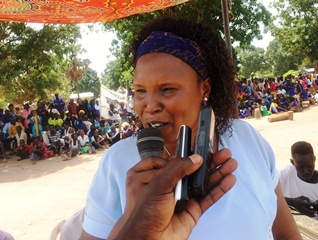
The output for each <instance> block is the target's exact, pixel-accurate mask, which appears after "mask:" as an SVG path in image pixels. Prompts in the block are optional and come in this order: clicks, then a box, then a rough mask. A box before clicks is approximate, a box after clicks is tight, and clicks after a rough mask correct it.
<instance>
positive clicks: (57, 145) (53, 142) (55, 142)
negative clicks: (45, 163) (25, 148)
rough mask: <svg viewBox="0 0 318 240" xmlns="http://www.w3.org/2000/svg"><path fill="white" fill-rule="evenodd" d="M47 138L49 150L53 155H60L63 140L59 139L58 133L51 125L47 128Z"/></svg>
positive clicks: (63, 143)
mask: <svg viewBox="0 0 318 240" xmlns="http://www.w3.org/2000/svg"><path fill="white" fill-rule="evenodd" d="M47 136H48V138H49V142H50V146H49V149H50V150H52V151H53V152H54V153H55V154H60V153H62V148H63V146H64V145H65V142H64V139H62V138H61V135H60V132H58V131H56V129H55V127H54V126H53V125H50V126H49V131H48V133H47Z"/></svg>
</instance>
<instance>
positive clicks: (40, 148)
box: [29, 137, 46, 164]
mask: <svg viewBox="0 0 318 240" xmlns="http://www.w3.org/2000/svg"><path fill="white" fill-rule="evenodd" d="M45 151H46V146H45V144H44V143H42V142H40V137H35V138H34V139H33V142H32V143H31V144H30V148H29V154H31V156H30V158H31V161H32V164H35V161H37V160H41V159H44V153H45Z"/></svg>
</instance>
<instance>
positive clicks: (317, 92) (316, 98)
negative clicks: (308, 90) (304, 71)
mask: <svg viewBox="0 0 318 240" xmlns="http://www.w3.org/2000/svg"><path fill="white" fill-rule="evenodd" d="M314 99H315V102H318V91H316V93H315V95H314Z"/></svg>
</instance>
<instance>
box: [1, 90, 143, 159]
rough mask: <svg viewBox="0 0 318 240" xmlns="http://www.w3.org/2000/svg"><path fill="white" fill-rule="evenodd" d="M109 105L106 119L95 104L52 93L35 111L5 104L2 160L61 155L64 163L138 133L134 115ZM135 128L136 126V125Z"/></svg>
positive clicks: (2, 112)
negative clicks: (16, 157)
mask: <svg viewBox="0 0 318 240" xmlns="http://www.w3.org/2000/svg"><path fill="white" fill-rule="evenodd" d="M119 105H120V106H118V109H115V105H114V104H113V103H111V104H110V109H109V112H108V117H107V118H101V117H100V105H99V101H98V100H96V99H92V100H90V101H88V100H87V99H85V100H81V99H78V100H77V102H75V101H74V99H70V100H69V101H67V102H65V101H64V100H63V99H62V98H61V97H59V95H58V94H55V97H54V99H53V100H52V102H44V101H38V102H37V106H36V108H34V109H32V107H31V105H30V104H28V103H25V104H24V105H23V108H22V109H21V108H19V107H14V105H13V104H9V105H8V108H7V109H5V110H3V109H0V131H1V134H0V150H1V153H2V155H3V157H4V158H5V159H7V158H8V157H9V156H10V155H16V156H18V157H19V158H18V159H17V160H18V161H21V160H23V159H28V158H30V159H31V160H32V163H33V164H35V163H36V161H37V160H40V159H45V158H49V157H52V156H54V155H61V156H63V157H64V159H65V160H67V159H70V158H72V157H74V156H76V155H78V154H84V153H90V154H91V153H95V152H96V150H103V149H107V148H108V147H109V146H111V145H113V144H114V143H116V142H118V141H119V140H120V139H124V138H127V137H129V136H131V135H133V134H134V133H135V132H136V131H138V124H135V121H134V120H135V118H134V115H133V114H132V113H131V112H129V111H128V110H127V108H125V104H124V103H123V102H122V103H120V104H119ZM136 125H137V126H136Z"/></svg>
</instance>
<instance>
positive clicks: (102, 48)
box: [78, 0, 273, 76]
mask: <svg viewBox="0 0 318 240" xmlns="http://www.w3.org/2000/svg"><path fill="white" fill-rule="evenodd" d="M261 2H262V3H263V4H264V6H266V7H269V3H270V2H271V0H261ZM270 11H272V10H270ZM95 25H96V24H95ZM87 26H88V24H81V30H82V39H81V40H79V42H78V43H79V44H81V45H82V47H83V48H85V49H86V52H84V53H82V54H81V55H80V57H81V58H82V59H89V60H90V61H91V64H90V68H92V69H93V70H95V71H96V72H97V74H98V76H101V74H102V73H103V72H104V69H105V68H106V64H107V62H108V61H110V60H111V59H113V58H110V56H111V54H110V51H109V48H110V47H111V42H112V40H113V39H114V38H116V36H115V34H114V33H112V32H104V31H102V30H101V28H100V26H99V27H97V30H98V29H99V31H96V30H95V31H90V30H89V29H88V27H87ZM272 39H273V37H272V36H271V35H270V34H265V33H263V39H262V40H254V41H253V42H252V44H253V45H254V46H256V47H261V48H266V47H267V46H268V44H269V42H270V41H271V40H272Z"/></svg>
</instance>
